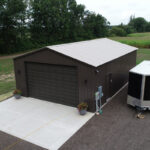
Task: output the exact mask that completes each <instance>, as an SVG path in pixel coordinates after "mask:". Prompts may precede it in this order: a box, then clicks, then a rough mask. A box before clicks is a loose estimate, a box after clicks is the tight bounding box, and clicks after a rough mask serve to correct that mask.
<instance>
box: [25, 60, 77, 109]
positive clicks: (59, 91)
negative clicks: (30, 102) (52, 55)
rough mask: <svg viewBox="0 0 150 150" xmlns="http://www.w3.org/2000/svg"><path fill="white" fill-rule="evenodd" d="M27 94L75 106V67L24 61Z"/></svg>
mask: <svg viewBox="0 0 150 150" xmlns="http://www.w3.org/2000/svg"><path fill="white" fill-rule="evenodd" d="M26 69H27V82H28V92H29V96H31V97H35V98H39V99H43V100H47V101H53V102H57V103H62V104H66V105H71V106H76V105H77V104H78V85H77V83H78V82H77V69H76V67H68V66H60V65H48V64H38V63H26Z"/></svg>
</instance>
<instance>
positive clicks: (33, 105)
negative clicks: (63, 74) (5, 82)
mask: <svg viewBox="0 0 150 150" xmlns="http://www.w3.org/2000/svg"><path fill="white" fill-rule="evenodd" d="M93 115H94V113H90V112H88V113H87V114H86V115H85V116H80V115H79V114H78V111H77V109H76V108H74V107H70V106H66V105H61V104H56V103H52V102H47V101H42V100H39V99H34V98H25V97H22V98H21V99H19V100H16V99H14V98H13V97H12V98H10V99H8V100H6V101H3V102H1V103H0V130H1V131H3V132H6V133H8V134H11V135H13V136H16V137H18V138H21V139H23V140H26V141H28V142H31V143H33V144H36V145H39V146H41V147H43V148H46V149H50V150H57V149H58V148H59V147H60V146H62V145H63V144H64V143H65V142H66V141H67V140H68V139H69V138H70V137H71V136H72V135H73V134H74V133H75V132H77V131H78V130H79V129H80V128H81V127H82V126H83V125H84V124H85V123H86V122H87V121H88V120H89V119H90V118H92V116H93Z"/></svg>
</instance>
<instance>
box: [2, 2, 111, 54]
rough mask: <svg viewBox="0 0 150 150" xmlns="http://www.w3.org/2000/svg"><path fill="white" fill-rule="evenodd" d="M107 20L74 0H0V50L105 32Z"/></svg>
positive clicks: (22, 48) (6, 51)
mask: <svg viewBox="0 0 150 150" xmlns="http://www.w3.org/2000/svg"><path fill="white" fill-rule="evenodd" d="M108 27H109V22H108V21H107V20H106V18H104V17H103V16H102V15H100V14H95V13H94V12H90V11H88V10H86V9H85V6H84V5H78V4H77V3H76V1H75V0H1V1H0V53H1V54H7V53H14V52H18V51H23V50H27V49H33V48H37V47H38V48H39V47H42V46H45V45H51V44H58V43H66V42H72V41H81V40H86V39H93V38H99V37H104V36H107V35H108Z"/></svg>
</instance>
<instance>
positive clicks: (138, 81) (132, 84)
mask: <svg viewBox="0 0 150 150" xmlns="http://www.w3.org/2000/svg"><path fill="white" fill-rule="evenodd" d="M141 86H142V76H141V75H138V74H135V73H129V88H128V94H129V95H130V96H132V97H135V98H138V99H140V96H141Z"/></svg>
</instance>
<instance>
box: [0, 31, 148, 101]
mask: <svg viewBox="0 0 150 150" xmlns="http://www.w3.org/2000/svg"><path fill="white" fill-rule="evenodd" d="M111 39H113V40H117V41H126V42H124V43H127V44H129V43H132V41H136V42H138V44H140V43H146V41H148V42H150V33H138V34H137V33H135V34H130V35H128V37H112V38H111ZM141 45H142V44H141ZM133 46H135V45H133ZM144 47H145V46H143V48H140V49H139V50H138V52H137V62H136V63H137V64H139V63H140V62H141V61H143V60H150V48H147V49H146V48H144ZM13 56H14V55H13ZM15 87H16V85H15V78H14V69H13V60H12V58H11V56H9V57H0V101H1V100H3V99H6V98H7V97H10V96H11V95H12V92H13V90H14V89H15Z"/></svg>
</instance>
